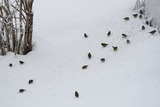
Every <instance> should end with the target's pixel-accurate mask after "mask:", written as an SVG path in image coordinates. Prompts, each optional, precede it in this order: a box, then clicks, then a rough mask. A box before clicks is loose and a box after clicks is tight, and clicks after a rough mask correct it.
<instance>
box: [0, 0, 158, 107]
mask: <svg viewBox="0 0 160 107" xmlns="http://www.w3.org/2000/svg"><path fill="white" fill-rule="evenodd" d="M135 2H136V0H120V1H115V0H112V1H110V0H79V1H75V0H59V1H56V0H52V1H49V0H38V1H35V3H34V12H35V17H34V25H35V26H34V30H35V31H34V44H35V45H34V50H33V51H32V52H30V53H29V54H28V55H26V56H22V55H17V56H15V55H14V54H12V53H9V54H8V55H7V56H0V107H22V106H23V107H54V106H55V107H160V102H159V99H160V91H159V90H160V42H159V41H160V35H159V34H158V33H156V34H154V35H151V34H149V33H148V32H149V31H152V30H153V29H154V28H151V27H149V26H147V25H145V24H144V23H145V20H144V19H139V18H134V17H133V16H132V14H133V13H137V11H133V7H134V4H135ZM126 16H128V17H130V20H129V21H124V20H123V18H124V17H126ZM142 25H145V27H146V29H145V30H141V27H142ZM109 30H110V31H111V32H112V34H111V36H110V37H108V36H107V33H108V31H109ZM84 33H87V35H88V38H84V37H83V34H84ZM122 33H125V34H127V35H128V37H127V39H129V40H130V41H131V43H130V44H126V40H127V39H126V38H122V36H121V34H122ZM102 42H105V43H108V44H109V45H108V46H107V47H105V48H103V47H102V46H101V43H102ZM112 46H118V51H117V52H114V51H113V49H112ZM89 52H90V53H91V54H92V56H93V57H92V58H91V59H90V60H89V59H88V57H87V54H88V53H89ZM103 57H104V58H106V62H105V63H102V62H101V61H100V58H103ZM20 60H22V61H25V63H24V64H23V65H20V64H19V61H20ZM9 63H12V64H13V67H9V66H8V65H9ZM83 65H88V68H87V69H86V70H82V66H83ZM30 79H33V80H34V82H33V84H30V85H29V84H28V80H30ZM21 88H24V89H26V91H25V92H24V93H19V89H21ZM75 91H78V92H79V95H80V96H79V98H75V96H74V92H75Z"/></svg>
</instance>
